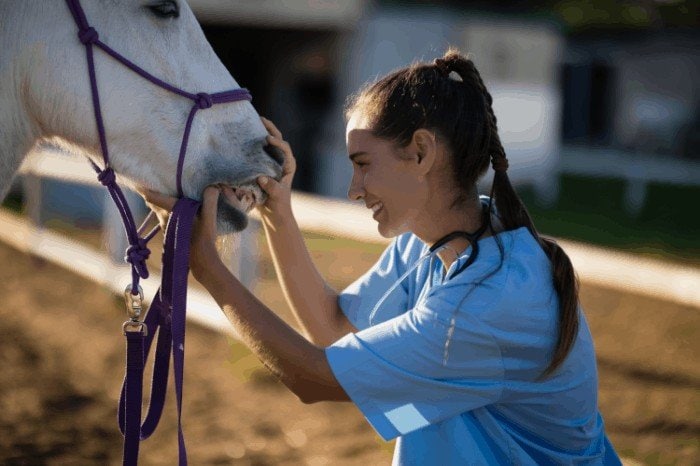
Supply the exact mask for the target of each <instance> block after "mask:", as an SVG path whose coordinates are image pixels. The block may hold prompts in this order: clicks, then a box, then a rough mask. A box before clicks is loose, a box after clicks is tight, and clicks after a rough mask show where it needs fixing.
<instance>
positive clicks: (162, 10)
mask: <svg viewBox="0 0 700 466" xmlns="http://www.w3.org/2000/svg"><path fill="white" fill-rule="evenodd" d="M148 9H149V10H151V12H153V14H154V15H156V16H158V17H159V18H177V17H179V16H180V9H179V8H178V6H177V3H175V2H174V1H172V0H170V1H164V2H158V3H154V4H152V5H148Z"/></svg>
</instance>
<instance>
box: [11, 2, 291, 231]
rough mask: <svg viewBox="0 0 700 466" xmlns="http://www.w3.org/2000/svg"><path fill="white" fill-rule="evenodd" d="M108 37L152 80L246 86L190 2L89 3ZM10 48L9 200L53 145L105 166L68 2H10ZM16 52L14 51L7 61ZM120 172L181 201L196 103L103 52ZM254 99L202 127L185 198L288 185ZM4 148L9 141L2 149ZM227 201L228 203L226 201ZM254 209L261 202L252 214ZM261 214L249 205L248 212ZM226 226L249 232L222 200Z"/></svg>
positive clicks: (103, 99) (99, 56)
mask: <svg viewBox="0 0 700 466" xmlns="http://www.w3.org/2000/svg"><path fill="white" fill-rule="evenodd" d="M82 3H83V5H82V6H83V9H84V11H85V15H86V17H87V19H88V22H89V23H90V25H91V26H92V27H94V29H95V30H96V31H97V33H98V34H99V39H100V40H101V41H102V42H104V43H105V44H107V45H108V46H109V47H111V48H112V49H114V50H115V51H117V52H118V53H119V54H121V55H122V56H124V57H126V58H127V59H128V60H130V61H131V62H133V63H134V64H136V65H137V66H139V67H140V68H142V69H144V70H146V71H147V72H148V73H150V74H151V75H153V76H155V77H157V78H159V79H160V80H162V81H165V82H167V83H169V84H171V85H173V86H174V87H176V88H179V89H182V90H184V91H187V92H189V93H193V94H196V93H199V92H205V93H215V92H220V91H225V90H230V89H236V88H239V87H240V86H239V85H238V84H237V83H236V81H235V80H234V79H233V77H232V76H231V75H230V74H229V72H228V71H227V70H226V68H225V67H224V65H223V64H222V63H221V61H220V60H219V59H218V57H217V56H216V54H215V53H214V51H213V50H212V48H211V47H210V45H209V43H208V42H207V40H206V38H205V36H204V33H203V32H202V29H201V27H200V26H199V23H198V22H197V20H196V18H195V16H194V14H193V13H192V11H191V9H190V8H189V6H188V5H187V3H186V2H185V1H182V0H177V1H175V0H167V1H158V2H154V1H153V0H125V1H119V2H117V1H114V0H91V1H83V2H82ZM0 16H2V17H3V18H5V19H4V20H3V23H4V24H5V25H7V27H6V26H3V32H0V45H2V48H3V50H4V51H6V52H5V54H4V56H5V58H0V79H3V80H4V79H5V78H6V80H4V82H5V83H8V84H9V85H8V86H3V88H4V89H2V90H0V103H2V104H6V105H4V108H3V109H2V110H0V117H1V118H2V120H0V123H1V124H0V126H2V129H0V136H1V137H2V139H4V140H5V141H6V142H8V144H6V146H5V149H0V150H2V151H3V153H2V154H0V155H1V157H0V159H2V161H0V163H2V164H3V165H2V167H1V168H2V170H3V172H11V173H10V174H9V177H8V176H7V173H5V174H3V175H0V191H1V192H0V195H4V194H5V192H6V190H7V188H8V186H7V185H8V184H9V180H10V178H11V176H12V174H13V173H14V172H15V171H16V170H17V168H18V167H19V164H20V163H21V160H22V158H23V157H24V155H25V154H26V153H27V152H28V150H29V149H30V148H31V147H32V146H33V145H35V144H36V143H37V142H41V141H50V142H51V143H52V144H55V145H59V146H62V147H64V148H66V149H68V150H71V151H74V152H75V151H77V152H81V153H83V154H85V155H86V156H87V157H89V158H91V159H92V160H93V161H94V162H95V163H96V164H97V165H100V166H101V165H102V163H103V160H102V153H101V150H100V145H99V140H98V132H97V127H96V120H95V115H94V112H93V108H92V97H91V91H90V81H89V77H88V69H87V64H86V59H85V56H86V55H85V46H84V45H83V44H82V43H81V42H80V40H79V39H78V29H77V26H76V24H75V22H74V20H73V17H72V16H71V15H70V12H69V9H68V7H67V5H66V3H65V2H61V1H52V2H46V1H45V0H27V1H23V2H3V3H2V4H1V5H0ZM8 51H9V54H8V53H7V52H8ZM94 58H95V67H96V76H97V86H98V89H99V94H100V104H101V109H102V115H103V120H104V127H105V130H106V136H107V145H108V148H109V158H110V165H111V167H112V168H113V169H114V171H115V172H116V173H117V174H118V175H119V176H120V179H122V180H125V181H126V183H127V184H129V185H131V186H133V185H135V184H138V185H142V186H145V187H147V188H150V189H153V190H156V191H160V192H163V193H166V194H170V195H176V193H177V187H176V171H177V161H178V154H179V150H180V143H181V141H182V137H183V131H184V128H185V122H186V120H187V116H188V114H189V111H190V109H191V108H192V105H193V102H192V101H191V100H190V99H187V98H185V97H182V96H179V95H176V94H174V93H171V92H169V91H167V90H165V89H163V88H161V87H158V86H156V85H154V84H152V83H151V82H150V81H148V80H146V79H144V78H143V77H141V76H139V75H138V74H136V73H134V72H133V71H132V70H130V69H129V68H127V67H125V66H124V65H122V64H121V63H119V62H118V61H117V60H114V59H113V58H112V57H109V56H108V55H107V54H105V53H104V52H103V51H102V50H100V49H98V48H96V47H94ZM266 136H267V131H266V130H265V128H264V126H263V125H262V123H261V121H260V119H259V116H258V114H257V113H256V111H255V109H254V108H253V106H252V105H251V103H250V102H248V101H239V102H233V103H226V104H220V105H215V106H213V107H212V108H208V109H206V110H205V111H199V112H198V113H197V116H196V118H195V119H194V121H193V124H192V129H191V133H190V136H189V144H188V149H187V153H186V156H185V159H184V167H183V171H182V189H183V194H184V195H185V196H187V197H190V198H193V199H201V194H202V191H203V190H204V188H205V187H206V186H208V185H212V184H223V185H229V186H234V187H241V188H243V190H244V191H248V192H250V193H252V194H253V196H254V197H255V199H256V201H257V202H263V201H264V194H263V192H262V191H261V190H260V189H259V188H258V186H257V183H256V182H255V179H256V177H257V176H260V175H268V176H272V177H279V176H280V173H281V166H280V163H281V157H280V156H279V154H277V153H275V152H274V151H273V150H272V149H270V148H269V147H267V144H266ZM0 142H2V141H0ZM222 199H223V197H222ZM251 207H252V206H251ZM248 210H249V209H248ZM219 212H220V220H221V221H220V224H222V223H223V224H227V225H228V226H229V228H230V229H233V230H240V229H242V228H244V227H245V224H246V218H247V217H246V216H245V212H241V211H239V210H237V209H236V208H234V207H233V206H232V205H229V204H227V203H226V202H225V201H221V204H220V209H219Z"/></svg>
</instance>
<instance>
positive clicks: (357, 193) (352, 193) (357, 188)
mask: <svg viewBox="0 0 700 466" xmlns="http://www.w3.org/2000/svg"><path fill="white" fill-rule="evenodd" d="M364 195H365V191H364V189H362V186H361V185H360V184H359V183H358V182H357V180H356V179H355V176H354V175H353V177H352V180H350V187H349V188H348V199H350V200H351V201H359V200H360V199H362V198H363V197H364Z"/></svg>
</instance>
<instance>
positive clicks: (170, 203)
mask: <svg viewBox="0 0 700 466" xmlns="http://www.w3.org/2000/svg"><path fill="white" fill-rule="evenodd" d="M136 192H138V193H139V194H140V195H141V197H143V198H144V200H145V201H146V203H147V204H149V205H152V206H156V207H160V208H161V209H165V210H167V211H168V212H170V211H172V210H173V207H175V203H176V202H177V198H175V197H171V196H168V195H166V194H162V193H159V192H157V191H151V190H150V189H146V188H144V187H140V186H139V187H137V188H136Z"/></svg>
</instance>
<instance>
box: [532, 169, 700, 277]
mask: <svg viewBox="0 0 700 466" xmlns="http://www.w3.org/2000/svg"><path fill="white" fill-rule="evenodd" d="M560 182H561V191H560V196H559V199H558V201H557V202H556V204H555V205H554V206H553V207H551V208H547V209H545V208H542V207H540V206H538V204H537V202H536V201H535V196H534V194H533V192H532V190H530V189H518V192H519V194H520V195H521V197H522V199H523V201H524V202H525V204H526V205H527V207H528V210H529V211H530V214H531V215H532V217H533V220H534V222H535V225H536V227H537V229H538V231H540V232H542V233H544V234H547V235H552V236H557V237H561V238H568V239H572V240H577V241H583V242H586V243H591V244H597V245H600V246H607V247H613V248H617V249H623V250H627V251H630V252H635V253H640V254H644V255H649V256H654V257H658V258H663V259H669V260H673V261H676V262H682V263H686V264H690V265H696V266H697V265H700V215H698V213H699V211H700V208H698V204H699V203H700V188H697V187H684V186H672V185H659V184H652V185H650V186H649V188H648V191H647V198H646V203H645V205H644V207H643V209H642V211H641V212H640V213H639V215H638V216H636V217H633V216H630V215H628V214H627V213H626V211H625V209H624V205H623V199H624V190H625V184H624V181H623V180H619V179H612V178H611V179H600V178H598V179H592V178H584V177H574V176H562V177H561V179H560Z"/></svg>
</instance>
